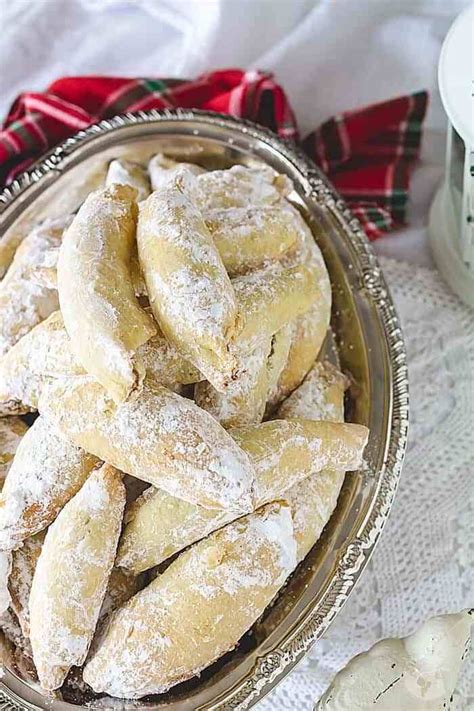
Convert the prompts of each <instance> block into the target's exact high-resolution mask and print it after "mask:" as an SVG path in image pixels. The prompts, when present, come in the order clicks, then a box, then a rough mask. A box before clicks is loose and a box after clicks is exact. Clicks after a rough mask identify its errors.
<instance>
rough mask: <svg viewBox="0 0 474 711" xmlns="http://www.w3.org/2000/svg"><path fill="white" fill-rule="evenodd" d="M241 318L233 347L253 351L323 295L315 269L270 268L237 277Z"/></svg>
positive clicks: (236, 284) (304, 267)
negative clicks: (320, 291)
mask: <svg viewBox="0 0 474 711" xmlns="http://www.w3.org/2000/svg"><path fill="white" fill-rule="evenodd" d="M232 286H233V287H234V290H235V294H236V297H237V303H238V308H239V312H238V317H237V325H236V328H235V333H234V336H233V340H232V343H231V347H233V348H236V349H238V350H239V351H241V352H245V353H251V352H252V351H253V350H255V348H257V346H259V345H260V344H261V343H262V342H264V341H266V340H267V339H268V338H272V336H273V335H274V334H275V333H277V331H279V330H280V329H281V328H283V327H284V326H286V325H287V324H288V323H290V322H291V321H293V320H294V319H295V318H298V316H300V315H302V314H304V313H305V312H306V311H307V310H308V309H309V308H310V307H311V306H312V305H313V304H314V303H315V302H316V301H317V300H318V298H319V288H318V284H317V281H316V279H315V275H314V272H313V270H312V269H311V268H310V267H308V266H306V265H299V266H296V267H290V268H288V269H284V268H279V267H276V268H269V269H265V270H261V271H258V272H253V273H251V274H247V275H246V276H242V277H238V278H237V279H233V281H232Z"/></svg>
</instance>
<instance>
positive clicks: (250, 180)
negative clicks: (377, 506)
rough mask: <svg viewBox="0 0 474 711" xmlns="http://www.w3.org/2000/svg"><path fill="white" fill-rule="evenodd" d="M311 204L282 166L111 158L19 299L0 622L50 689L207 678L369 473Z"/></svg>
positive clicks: (6, 404)
mask: <svg viewBox="0 0 474 711" xmlns="http://www.w3.org/2000/svg"><path fill="white" fill-rule="evenodd" d="M291 190H292V185H291V183H290V182H289V180H288V179H287V178H286V177H285V176H282V175H278V174H276V173H275V172H274V171H273V170H271V169H270V168H266V167H262V166H258V167H257V166H250V167H248V166H241V165H236V166H233V167H232V168H229V169H226V170H210V171H205V170H204V169H203V168H201V167H199V166H197V165H194V164H187V163H176V162H174V161H173V160H171V159H170V158H168V157H166V156H164V155H155V156H154V157H153V158H152V159H151V161H150V162H149V164H148V166H147V167H146V168H145V167H144V166H142V165H140V164H137V163H132V162H130V161H128V160H114V161H112V162H111V164H110V166H109V168H108V173H107V178H106V181H105V184H104V185H103V186H102V187H100V188H99V189H97V190H95V191H93V192H91V193H90V194H89V195H88V196H87V198H86V199H85V201H84V203H83V204H82V205H81V207H80V208H79V210H78V211H77V213H76V214H74V215H68V216H65V217H64V219H59V220H58V219H55V220H45V221H43V222H42V223H41V224H39V225H37V226H36V227H35V228H34V229H33V230H32V232H31V233H29V234H28V235H27V236H25V238H24V239H23V241H22V243H21V244H20V246H19V247H18V249H17V250H16V252H15V254H14V256H13V259H12V262H11V264H10V266H9V267H8V269H7V271H6V274H5V276H4V278H3V280H2V281H1V282H0V355H1V357H0V415H1V419H0V443H1V446H2V449H1V454H2V462H1V463H2V467H3V468H2V470H1V471H2V479H3V489H2V493H1V498H0V610H3V611H4V612H3V615H2V617H1V618H0V624H1V626H2V628H3V630H4V633H5V635H6V636H7V637H8V638H9V639H11V640H13V642H14V644H16V645H17V646H18V647H19V648H21V650H22V653H23V654H24V655H26V656H27V657H31V659H32V663H33V664H34V668H35V670H36V674H37V679H38V682H39V684H40V686H41V687H42V689H44V690H45V691H47V692H52V691H54V690H56V689H60V687H61V686H62V685H63V683H64V682H65V680H66V678H67V677H68V674H69V673H70V671H71V669H72V668H73V667H74V668H81V671H80V673H81V675H82V679H83V682H84V683H85V684H86V685H88V687H90V688H91V689H92V690H93V691H94V692H96V693H106V694H109V695H111V696H117V697H123V698H140V697H143V696H145V695H148V694H160V693H163V692H166V691H167V690H168V689H170V688H171V687H173V686H174V685H176V684H178V683H180V682H182V681H185V680H187V679H190V678H191V677H193V676H195V675H198V674H199V673H200V671H201V670H202V669H204V668H205V667H207V666H209V665H210V664H211V663H212V662H214V661H215V660H216V659H218V658H219V657H220V656H221V655H223V654H224V653H226V652H227V651H229V650H231V649H233V648H234V647H235V646H236V645H237V644H238V643H239V640H240V639H241V637H242V636H243V635H244V634H245V633H246V632H247V631H248V630H249V629H250V628H251V627H252V625H253V624H254V623H255V621H256V620H257V619H258V618H259V617H260V615H261V614H262V613H263V612H264V610H265V609H266V607H267V606H268V605H270V604H271V603H272V601H273V600H274V598H275V596H276V595H277V593H278V591H279V590H280V589H281V587H282V586H283V585H284V584H285V581H286V580H287V578H288V576H289V575H290V574H291V573H292V571H293V570H294V569H295V567H296V566H297V564H298V563H299V562H300V561H301V560H302V559H303V558H304V557H305V556H306V554H307V553H308V551H309V550H310V549H311V548H312V547H313V545H314V544H315V542H316V541H317V539H318V538H319V536H320V534H321V532H322V530H323V528H324V526H325V525H326V523H327V521H328V520H329V517H330V516H331V513H332V511H333V510H334V507H335V505H336V502H337V497H338V494H339V491H340V488H341V486H342V483H343V479H344V474H345V471H346V470H353V469H357V468H358V467H359V466H360V465H361V462H362V454H363V450H364V447H365V445H366V442H367V436H368V432H367V429H366V428H365V427H363V426H360V425H355V424H348V423H344V402H343V401H344V390H345V388H346V378H345V376H343V375H342V374H341V373H339V372H338V371H337V370H336V369H335V368H334V367H333V366H331V365H329V364H328V363H322V362H319V361H318V360H317V358H318V354H319V352H320V350H321V346H322V343H323V341H324V338H325V336H326V332H327V329H328V325H329V319H330V311H331V287H330V282H329V278H328V274H327V270H326V267H325V264H324V260H323V258H322V255H321V253H320V251H319V249H318V247H317V245H316V244H315V242H314V239H313V236H312V233H311V231H310V229H309V228H308V226H307V224H306V223H305V221H304V219H303V217H302V216H301V214H300V213H299V211H298V210H297V209H296V208H295V207H294V206H293V205H292V204H291V203H290V202H289V201H288V199H287V197H288V195H289V193H290V192H291ZM27 413H34V414H33V415H32V414H29V415H27V416H26V417H24V416H25V415H26V414H27ZM26 421H28V422H29V423H31V422H32V424H31V426H29V427H28V426H27V424H25V422H26ZM75 673H76V674H77V669H76V670H75Z"/></svg>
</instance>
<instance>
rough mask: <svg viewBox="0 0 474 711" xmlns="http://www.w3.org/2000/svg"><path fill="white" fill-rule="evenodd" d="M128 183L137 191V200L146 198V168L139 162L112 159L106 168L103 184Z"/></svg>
mask: <svg viewBox="0 0 474 711" xmlns="http://www.w3.org/2000/svg"><path fill="white" fill-rule="evenodd" d="M114 184H118V185H129V186H130V187H131V188H135V190H136V191H137V201H138V202H140V201H141V200H146V198H147V197H148V195H149V194H150V182H149V180H148V176H147V174H146V170H145V169H144V168H143V166H141V165H140V164H139V163H134V162H133V161H131V160H126V159H125V158H121V159H120V160H112V161H110V163H109V167H108V169H107V175H106V178H105V185H106V186H107V187H110V186H111V185H114Z"/></svg>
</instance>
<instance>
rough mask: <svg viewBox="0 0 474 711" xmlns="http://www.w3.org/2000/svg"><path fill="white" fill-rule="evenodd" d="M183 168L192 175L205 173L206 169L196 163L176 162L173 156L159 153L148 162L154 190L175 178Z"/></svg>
mask: <svg viewBox="0 0 474 711" xmlns="http://www.w3.org/2000/svg"><path fill="white" fill-rule="evenodd" d="M183 170H185V171H187V172H190V173H191V174H192V175H200V174H201V173H205V172H206V171H205V169H204V168H201V166H200V165H196V164H195V163H185V162H179V163H178V162H176V161H175V160H173V159H172V158H169V157H168V156H165V155H163V153H157V154H156V155H154V156H153V157H152V158H150V161H149V163H148V174H149V176H150V181H151V187H152V188H153V190H160V189H161V188H163V187H164V186H165V185H166V184H167V183H169V182H170V181H172V180H174V179H175V178H176V177H177V176H178V175H179V174H180V173H181V172H182V171H183Z"/></svg>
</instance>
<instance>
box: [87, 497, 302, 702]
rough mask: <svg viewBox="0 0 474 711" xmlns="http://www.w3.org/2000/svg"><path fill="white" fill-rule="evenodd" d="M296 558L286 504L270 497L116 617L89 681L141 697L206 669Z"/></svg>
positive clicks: (268, 596) (234, 641)
mask: <svg viewBox="0 0 474 711" xmlns="http://www.w3.org/2000/svg"><path fill="white" fill-rule="evenodd" d="M295 564H296V546H295V540H294V536H293V529H292V520H291V515H290V513H289V510H288V509H287V508H286V507H285V506H281V505H279V504H270V505H269V506H266V507H264V508H263V509H261V510H259V511H258V512H256V513H254V514H251V515H249V516H247V517H245V518H243V519H240V520H239V521H237V522H235V523H233V524H230V525H228V526H226V527H225V528H223V529H221V530H220V531H217V532H216V533H214V534H212V535H211V536H209V537H208V538H207V539H205V540H204V541H201V543H198V544H196V545H195V546H193V547H192V548H190V549H189V550H188V551H187V552H186V553H184V554H182V555H181V556H180V557H179V558H178V559H177V560H176V561H174V562H173V563H172V564H171V565H170V566H169V567H168V568H167V570H166V571H165V572H164V573H163V574H162V575H160V576H159V577H158V578H156V579H155V580H154V581H153V582H152V583H151V584H150V585H149V586H148V587H147V588H145V589H144V590H142V591H141V592H140V593H138V594H137V595H135V596H134V597H133V598H132V599H131V600H130V601H129V602H128V603H127V604H126V605H125V606H124V607H123V608H122V609H121V610H118V611H117V612H116V613H115V615H113V616H112V619H111V622H110V624H109V626H108V628H107V630H106V632H105V635H104V638H103V640H102V643H101V645H100V646H99V648H98V650H97V651H96V652H95V654H93V656H92V658H91V659H90V660H89V662H88V663H87V665H86V667H85V669H84V679H85V681H86V682H87V683H88V684H90V685H91V686H92V688H93V689H94V690H95V691H98V692H100V691H105V692H107V693H109V694H112V695H114V696H121V697H129V698H139V697H141V696H143V695H145V694H149V693H161V692H164V691H166V690H167V689H169V688H170V687H171V686H173V685H175V684H177V683H179V682H180V681H184V680H185V679H188V678H190V677H192V676H194V675H196V674H198V673H199V672H200V671H201V669H203V668H204V667H206V666H208V665H209V664H210V663H212V661H214V660H215V659H217V658H218V657H219V656H221V655H222V654H223V653H224V652H226V651H228V650H229V649H232V648H233V647H234V646H235V645H236V644H237V642H238V641H239V639H240V637H241V636H242V635H243V634H244V633H245V632H246V631H247V630H248V629H249V627H250V626H251V625H252V624H253V623H254V622H255V620H256V619H257V618H258V617H259V615H260V614H261V613H262V612H263V610H264V609H265V607H266V606H267V605H268V603H269V602H270V601H271V600H272V598H273V597H274V595H275V594H276V592H277V591H278V589H279V588H280V587H281V585H282V584H283V583H284V581H285V580H286V578H287V576H288V574H289V572H290V571H291V570H292V569H293V568H294V566H295ZM145 640H146V644H145V643H144V642H145Z"/></svg>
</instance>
